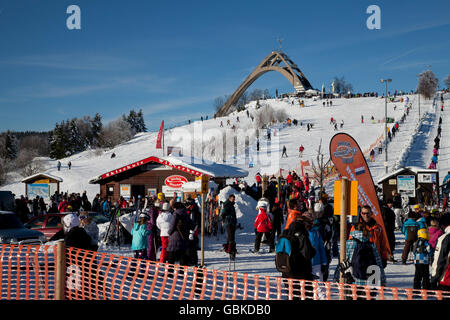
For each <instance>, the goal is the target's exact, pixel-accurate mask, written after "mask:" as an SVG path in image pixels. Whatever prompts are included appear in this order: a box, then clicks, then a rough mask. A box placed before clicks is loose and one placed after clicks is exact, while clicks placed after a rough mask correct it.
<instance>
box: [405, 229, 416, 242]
mask: <svg viewBox="0 0 450 320" xmlns="http://www.w3.org/2000/svg"><path fill="white" fill-rule="evenodd" d="M417 231H418V227H417V226H408V227H406V239H408V240H410V241H417Z"/></svg>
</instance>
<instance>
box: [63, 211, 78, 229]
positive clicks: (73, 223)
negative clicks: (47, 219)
mask: <svg viewBox="0 0 450 320" xmlns="http://www.w3.org/2000/svg"><path fill="white" fill-rule="evenodd" d="M63 222H64V230H65V231H66V232H67V231H69V230H70V229H72V228H74V227H78V226H79V225H80V219H79V218H78V216H77V215H76V214H74V213H71V214H68V215H66V216H64V218H63Z"/></svg>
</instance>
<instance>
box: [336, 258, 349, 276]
mask: <svg viewBox="0 0 450 320" xmlns="http://www.w3.org/2000/svg"><path fill="white" fill-rule="evenodd" d="M351 267H352V265H351V263H350V261H348V260H344V262H341V263H340V264H339V269H340V270H341V272H342V273H343V274H346V273H351V270H350V268H351Z"/></svg>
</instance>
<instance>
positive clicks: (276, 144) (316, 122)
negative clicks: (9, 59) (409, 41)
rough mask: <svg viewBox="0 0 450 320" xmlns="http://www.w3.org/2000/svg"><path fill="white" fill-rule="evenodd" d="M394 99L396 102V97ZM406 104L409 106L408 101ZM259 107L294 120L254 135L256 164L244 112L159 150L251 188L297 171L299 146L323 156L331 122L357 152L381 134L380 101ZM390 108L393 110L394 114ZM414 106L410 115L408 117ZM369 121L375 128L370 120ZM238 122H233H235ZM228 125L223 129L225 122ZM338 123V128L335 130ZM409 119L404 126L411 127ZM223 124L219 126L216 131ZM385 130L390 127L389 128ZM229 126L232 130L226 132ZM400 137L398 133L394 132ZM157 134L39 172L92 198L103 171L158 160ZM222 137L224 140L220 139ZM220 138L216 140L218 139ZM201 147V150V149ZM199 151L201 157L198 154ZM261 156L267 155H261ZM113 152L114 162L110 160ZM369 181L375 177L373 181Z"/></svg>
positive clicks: (252, 108) (187, 131)
mask: <svg viewBox="0 0 450 320" xmlns="http://www.w3.org/2000/svg"><path fill="white" fill-rule="evenodd" d="M397 100H399V99H398V98H397ZM410 100H411V101H413V102H414V97H413V96H411V97H410ZM261 104H268V105H270V106H271V107H272V108H273V109H274V110H284V111H285V112H286V113H287V116H288V117H289V118H290V119H297V120H298V125H297V126H295V125H291V126H288V125H287V124H286V123H276V124H274V125H272V126H271V136H272V138H271V144H270V145H268V144H267V139H266V130H265V129H262V130H260V139H259V141H260V152H259V156H260V158H262V161H261V163H258V162H257V158H258V152H257V151H256V132H255V131H254V122H252V120H251V118H250V117H247V114H246V111H241V112H234V113H232V114H230V115H229V116H227V117H221V118H217V119H209V120H204V121H196V122H193V123H191V124H189V125H185V126H181V127H177V128H173V129H170V130H166V132H165V145H166V146H178V147H181V148H182V152H183V155H184V156H190V155H194V156H195V157H196V158H201V157H202V156H203V158H204V159H206V160H211V161H216V162H221V161H223V158H225V160H226V162H227V163H228V164H234V165H236V166H238V167H242V168H244V169H246V170H248V171H249V172H250V174H249V176H248V178H247V182H248V183H249V184H252V183H253V182H254V176H255V174H256V173H257V172H260V171H261V172H266V173H268V174H272V173H276V172H278V171H279V169H280V168H282V169H285V170H290V169H295V168H296V169H299V168H300V159H299V157H298V148H299V146H300V144H303V146H304V147H305V150H304V152H303V156H302V160H309V161H310V162H312V160H313V159H315V157H316V153H317V147H318V145H319V143H320V141H322V150H323V152H324V153H325V155H326V158H327V155H328V143H329V140H330V138H331V137H332V136H333V135H334V134H335V133H336V132H337V131H335V130H334V127H333V125H331V124H330V118H331V117H333V118H334V119H336V121H337V123H338V131H345V132H346V133H349V134H350V135H352V136H353V137H354V138H355V139H356V140H357V141H358V143H359V145H360V146H361V149H362V150H368V148H369V147H370V146H371V145H372V144H373V143H374V142H376V140H377V139H378V138H379V137H380V136H381V135H382V134H383V132H384V123H383V121H382V120H383V118H384V112H385V110H384V109H385V108H384V99H382V98H375V97H371V98H353V99H344V98H342V99H333V106H332V107H323V106H322V101H320V100H318V101H314V99H305V107H300V106H299V101H298V100H294V103H293V104H292V100H291V99H287V98H286V99H282V100H281V99H277V100H275V99H270V100H266V101H263V102H262V103H261ZM404 105H405V103H401V102H399V101H398V102H394V103H388V117H391V118H395V119H396V120H397V119H400V117H401V116H402V115H403V113H404V109H405V108H404ZM394 107H396V108H395V110H394ZM414 108H415V106H414V103H413V110H412V113H414ZM248 110H249V115H250V116H252V115H255V114H256V112H257V110H256V102H251V103H250V104H249V105H248ZM361 116H364V123H361ZM371 116H373V117H374V119H375V121H374V122H375V123H372V122H371V121H370V118H371ZM237 117H239V122H237ZM228 120H229V121H230V125H227V121H228ZM341 120H343V121H344V126H343V128H342V129H341V128H340V123H341ZM414 120H416V119H414V118H413V116H410V117H409V118H408V119H407V121H408V122H411V123H413V122H414ZM220 122H222V123H223V127H221V126H220ZM308 123H310V124H313V128H312V129H311V130H310V131H308V130H307V124H308ZM390 125H391V124H390ZM232 126H235V127H236V128H235V130H233V129H232ZM400 132H402V129H401V130H400ZM242 135H245V136H247V137H248V139H247V140H248V142H247V143H248V151H247V160H246V159H245V140H244V139H243V137H242ZM234 136H237V137H236V139H237V142H238V144H239V145H238V156H237V157H234V156H233V154H234V148H233V145H232V144H233V142H234ZM156 137H157V132H147V133H141V134H138V135H136V136H135V137H134V138H133V139H132V140H130V141H128V142H126V143H124V144H121V145H119V146H116V147H115V148H113V149H111V150H88V151H84V152H81V153H79V154H75V155H72V156H70V157H68V158H65V159H62V160H61V163H62V168H61V171H58V170H57V167H56V164H57V161H56V160H51V159H47V160H46V161H44V164H43V165H44V170H43V171H44V172H47V173H50V174H53V175H56V176H59V177H61V178H62V179H63V180H64V181H63V182H62V183H61V190H63V191H69V192H80V193H81V192H83V191H84V190H86V191H87V194H88V197H89V198H90V199H92V198H93V197H94V196H95V194H96V193H98V191H99V187H98V185H90V184H89V183H88V181H89V179H91V178H92V177H94V176H97V175H99V174H101V173H104V172H107V171H108V170H112V169H115V168H118V167H121V166H123V165H126V164H129V163H132V162H134V161H138V160H141V159H144V158H147V157H149V156H150V155H157V156H158V155H162V151H161V149H156V148H155V146H156ZM223 137H225V138H223ZM219 138H220V139H219ZM221 140H225V146H226V154H225V156H223V152H222V150H223V145H224V143H223V141H221ZM284 145H285V146H286V148H287V155H288V157H287V158H286V157H284V158H281V151H282V148H283V146H284ZM202 146H203V148H204V149H203V150H202ZM202 151H203V152H202ZM266 152H267V153H266ZM112 153H115V155H116V157H115V158H111V154H112ZM249 159H251V162H253V167H252V168H249V166H248V162H249ZM69 161H71V162H72V169H71V170H69V169H68V167H67V163H68V162H69ZM15 177H16V178H15V179H16V180H15V181H12V182H11V183H9V184H7V185H4V186H2V188H1V189H2V190H11V191H13V192H14V193H15V194H16V195H20V194H24V192H25V187H24V184H23V183H21V182H20V177H18V176H17V175H15ZM374 180H375V177H374Z"/></svg>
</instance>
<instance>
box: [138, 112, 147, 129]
mask: <svg viewBox="0 0 450 320" xmlns="http://www.w3.org/2000/svg"><path fill="white" fill-rule="evenodd" d="M137 124H138V130H139V131H138V132H147V127H146V126H145V121H144V114H143V112H142V109H139V112H138V114H137Z"/></svg>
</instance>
